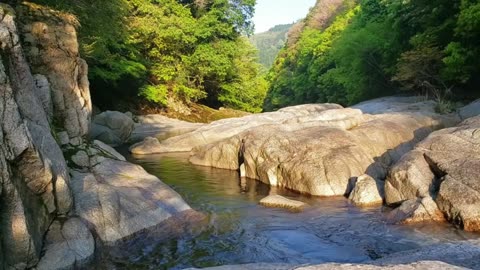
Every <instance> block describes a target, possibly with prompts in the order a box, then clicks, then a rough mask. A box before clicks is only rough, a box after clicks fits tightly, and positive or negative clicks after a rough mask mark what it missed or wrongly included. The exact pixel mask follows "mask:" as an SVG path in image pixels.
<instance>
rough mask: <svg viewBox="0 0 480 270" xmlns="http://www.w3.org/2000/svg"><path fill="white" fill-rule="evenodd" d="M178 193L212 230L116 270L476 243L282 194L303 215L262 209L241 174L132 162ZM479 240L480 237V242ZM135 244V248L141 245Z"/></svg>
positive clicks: (326, 258)
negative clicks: (295, 202) (297, 202)
mask: <svg viewBox="0 0 480 270" xmlns="http://www.w3.org/2000/svg"><path fill="white" fill-rule="evenodd" d="M129 159H130V161H132V162H134V163H136V164H140V165H142V166H143V167H144V168H145V169H146V170H147V171H148V172H150V173H151V174H154V175H156V176H158V177H159V178H160V179H162V180H163V181H164V182H165V183H167V184H168V185H170V186H171V187H173V188H174V189H175V190H176V191H177V192H178V193H180V194H181V195H182V196H183V197H184V199H185V200H186V201H187V202H188V203H189V204H190V205H191V206H192V207H193V208H194V209H196V210H199V211H201V212H203V213H206V214H207V215H208V222H209V223H208V225H207V228H206V229H205V230H203V232H201V233H199V234H196V235H195V236H185V237H184V238H181V239H177V240H170V241H167V242H164V241H160V240H159V241H156V239H148V241H145V243H144V244H142V246H141V248H138V245H137V246H136V248H134V249H133V248H132V250H127V252H126V253H127V254H128V256H126V257H125V258H121V259H120V260H118V261H117V262H115V265H116V266H117V267H118V268H128V269H183V268H187V267H192V266H194V267H207V266H215V265H225V264H243V263H253V262H275V263H292V264H304V263H321V262H361V261H365V260H368V259H371V258H374V259H375V258H380V257H382V256H385V255H388V254H391V253H394V252H398V251H402V250H408V249H413V248H417V247H419V246H422V245H430V244H432V243H437V242H443V241H457V240H463V239H468V238H472V237H476V236H475V235H472V234H468V233H465V232H462V231H460V230H457V229H455V228H453V227H452V226H450V225H447V224H423V225H416V226H397V225H388V224H386V223H385V221H384V215H385V213H384V211H387V209H380V208H378V207H377V208H372V209H367V210H361V209H358V208H356V207H353V206H351V205H350V204H349V203H348V201H347V200H346V199H345V198H316V197H308V196H301V195H298V194H296V193H293V192H289V191H287V190H279V191H278V192H279V193H280V194H283V195H286V196H289V197H292V198H294V199H296V200H301V201H304V202H307V203H308V204H309V205H310V206H311V207H309V208H307V209H306V211H304V212H302V213H291V212H288V211H285V210H282V209H269V208H265V207H263V206H260V205H258V201H259V200H260V199H262V198H263V197H265V196H266V195H268V193H269V190H270V188H269V187H268V186H267V185H265V184H262V183H260V182H258V181H254V180H246V181H243V182H242V181H241V180H240V179H239V176H238V173H237V172H232V171H228V170H219V169H213V168H205V167H198V166H193V165H191V164H189V163H188V161H187V156H186V155H183V154H180V155H178V154H176V155H153V156H146V157H129ZM477 236H478V235H477ZM137 244H138V243H137Z"/></svg>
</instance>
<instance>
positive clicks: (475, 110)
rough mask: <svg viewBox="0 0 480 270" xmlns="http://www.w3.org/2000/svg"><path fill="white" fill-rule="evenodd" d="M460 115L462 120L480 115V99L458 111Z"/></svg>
mask: <svg viewBox="0 0 480 270" xmlns="http://www.w3.org/2000/svg"><path fill="white" fill-rule="evenodd" d="M458 114H459V115H460V118H461V119H462V120H465V119H467V118H470V117H474V116H477V115H480V99H477V100H475V101H474V102H472V103H470V104H468V105H467V106H465V107H462V108H460V109H459V110H458Z"/></svg>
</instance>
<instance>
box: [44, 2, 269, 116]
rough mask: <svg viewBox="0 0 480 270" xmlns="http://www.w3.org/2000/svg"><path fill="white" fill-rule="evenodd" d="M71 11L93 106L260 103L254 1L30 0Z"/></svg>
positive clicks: (253, 106) (247, 106) (255, 107)
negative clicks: (253, 37) (251, 38)
mask: <svg viewBox="0 0 480 270" xmlns="http://www.w3.org/2000/svg"><path fill="white" fill-rule="evenodd" d="M35 2H37V3H40V4H44V5H48V6H50V7H52V8H55V9H59V10H64V11H68V12H71V13H73V14H75V15H76V16H77V18H78V21H79V23H80V25H81V26H80V28H79V40H80V47H81V48H80V49H81V53H82V55H83V56H84V57H85V59H86V60H87V62H88V64H89V67H90V72H89V78H90V82H91V90H92V91H91V92H92V96H93V101H94V103H95V104H96V105H98V106H100V107H102V108H104V109H108V108H118V107H119V106H121V104H127V105H126V106H129V104H130V105H131V104H135V105H138V104H141V103H144V102H145V100H146V101H148V102H150V104H152V105H154V106H160V107H168V106H170V105H171V103H175V102H179V101H180V102H183V103H186V104H188V103H189V102H200V103H203V104H206V105H209V106H211V107H220V106H224V107H230V108H234V109H241V110H245V111H251V112H257V111H260V110H261V106H262V101H263V99H264V96H265V93H266V88H267V85H266V82H265V81H264V79H263V78H261V77H259V76H258V75H259V71H260V65H259V64H258V63H257V61H256V57H257V56H256V50H255V48H254V47H253V46H252V45H251V44H250V43H249V41H248V39H247V38H246V37H245V36H246V35H249V34H251V33H252V29H253V25H252V23H251V17H252V14H253V12H254V6H255V0H234V1H231V0H181V1H177V0H105V1H101V4H99V2H98V1H94V0H76V1H70V0H35Z"/></svg>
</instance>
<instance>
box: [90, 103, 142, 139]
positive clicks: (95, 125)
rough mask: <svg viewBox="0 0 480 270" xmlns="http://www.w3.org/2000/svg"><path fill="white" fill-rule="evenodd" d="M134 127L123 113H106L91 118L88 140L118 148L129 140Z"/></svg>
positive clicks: (131, 121)
mask: <svg viewBox="0 0 480 270" xmlns="http://www.w3.org/2000/svg"><path fill="white" fill-rule="evenodd" d="M134 125H135V124H134V122H133V120H132V119H131V118H130V117H128V116H126V115H125V114H124V113H121V112H116V111H106V112H103V113H100V114H98V115H96V116H95V117H94V118H93V121H92V125H91V130H90V138H91V139H92V140H99V141H102V142H104V143H106V144H109V145H111V146H119V145H122V144H123V143H125V142H127V140H128V139H129V138H130V134H131V133H132V131H133V128H134Z"/></svg>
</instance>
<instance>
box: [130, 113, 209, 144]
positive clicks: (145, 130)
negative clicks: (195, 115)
mask: <svg viewBox="0 0 480 270" xmlns="http://www.w3.org/2000/svg"><path fill="white" fill-rule="evenodd" d="M204 125H205V124H202V123H190V122H186V121H181V120H177V119H172V118H168V117H166V116H163V115H160V114H149V115H144V116H138V117H137V123H135V128H134V130H133V132H132V135H131V136H130V139H129V142H131V143H136V142H139V141H142V140H144V139H145V138H147V137H155V138H157V139H159V140H160V141H162V140H165V139H168V138H170V137H174V136H178V135H181V134H185V133H188V132H192V131H194V130H196V129H198V128H200V127H202V126H204Z"/></svg>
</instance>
